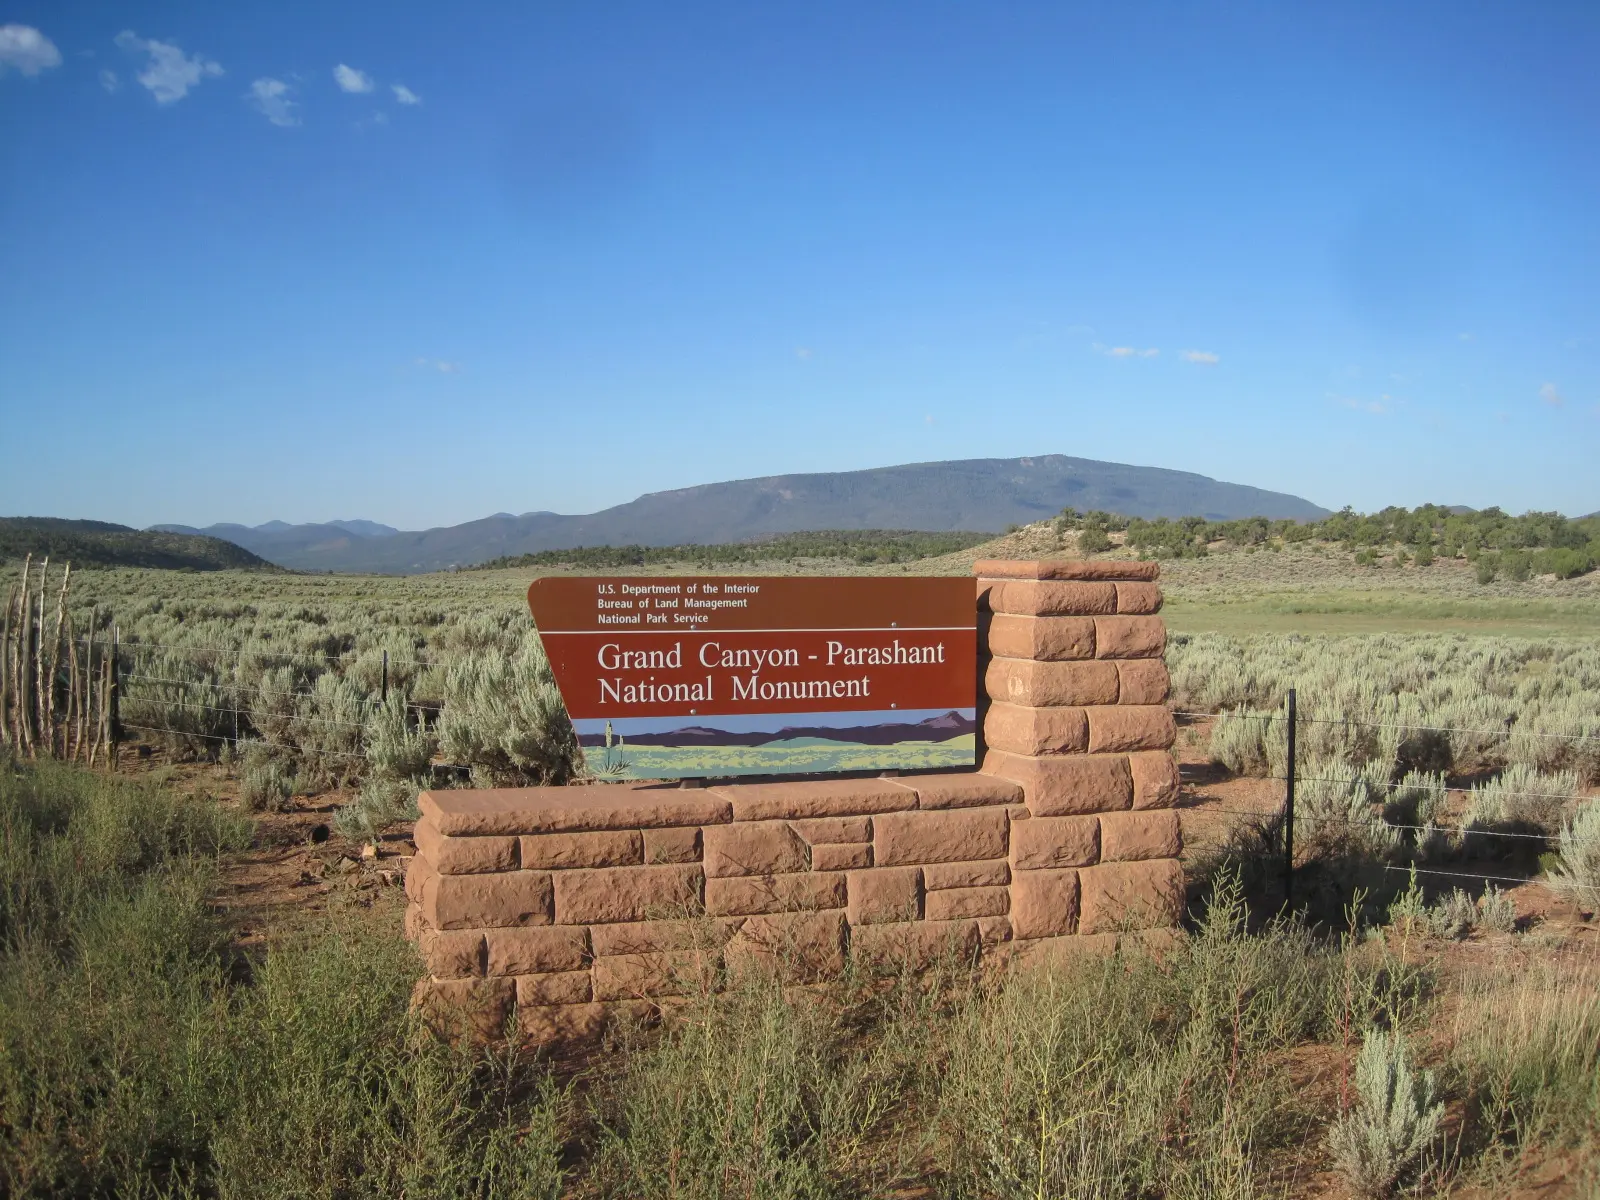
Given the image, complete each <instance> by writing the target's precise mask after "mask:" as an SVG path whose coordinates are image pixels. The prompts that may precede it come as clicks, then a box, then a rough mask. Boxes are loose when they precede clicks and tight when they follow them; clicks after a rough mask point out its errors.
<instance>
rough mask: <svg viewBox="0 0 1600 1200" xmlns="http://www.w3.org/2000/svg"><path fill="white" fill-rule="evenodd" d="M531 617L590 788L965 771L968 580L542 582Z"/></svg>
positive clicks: (970, 693)
mask: <svg viewBox="0 0 1600 1200" xmlns="http://www.w3.org/2000/svg"><path fill="white" fill-rule="evenodd" d="M528 607H529V608H530V609H532V611H533V620H534V624H535V625H536V626H537V627H538V630H539V637H540V638H541V639H542V641H543V642H544V649H545V653H546V654H547V655H548V656H549V659H550V666H551V668H552V669H553V671H554V672H555V677H556V683H557V685H558V686H559V687H560V688H561V696H562V699H563V700H565V701H566V705H567V712H568V714H569V715H570V716H571V717H572V724H573V726H574V728H575V729H576V730H577V734H578V741H579V742H580V744H581V745H582V746H583V751H584V757H585V759H586V760H587V762H588V765H589V768H590V770H592V771H595V772H596V773H602V774H611V775H615V776H619V777H622V778H631V779H667V778H682V777H708V776H722V775H775V774H785V773H791V772H794V773H800V772H803V773H808V774H809V773H815V772H827V771H877V770H927V769H929V768H935V767H970V766H974V765H975V754H976V747H975V734H976V732H977V674H978V664H977V659H978V636H977V605H976V604H975V603H974V599H973V590H972V581H971V580H968V579H876V578H861V577H854V578H844V579H837V578H835V579H829V578H817V577H811V578H798V579H797V578H784V577H779V578H773V577H750V576H732V577H726V576H725V577H704V578H693V577H685V576H677V577H669V578H631V579H625V578H617V577H612V578H607V579H599V578H551V579H539V580H536V581H535V582H534V583H533V585H532V586H531V587H529V588H528Z"/></svg>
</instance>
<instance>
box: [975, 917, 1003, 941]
mask: <svg viewBox="0 0 1600 1200" xmlns="http://www.w3.org/2000/svg"><path fill="white" fill-rule="evenodd" d="M978 940H979V941H981V942H982V943H983V944H984V946H985V947H991V946H999V945H1001V944H1003V943H1005V942H1009V941H1010V940H1011V919H1010V918H1009V917H979V918H978Z"/></svg>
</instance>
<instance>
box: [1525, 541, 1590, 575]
mask: <svg viewBox="0 0 1600 1200" xmlns="http://www.w3.org/2000/svg"><path fill="white" fill-rule="evenodd" d="M1594 562H1595V559H1594V554H1593V553H1592V552H1590V551H1589V550H1586V549H1585V550H1571V549H1567V548H1565V547H1562V548H1559V549H1555V550H1541V551H1539V553H1537V554H1535V555H1534V556H1533V571H1534V574H1536V575H1554V576H1555V577H1556V578H1557V579H1575V578H1577V577H1578V576H1579V575H1587V574H1588V573H1589V572H1590V571H1592V570H1594Z"/></svg>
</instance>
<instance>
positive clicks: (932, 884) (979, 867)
mask: <svg viewBox="0 0 1600 1200" xmlns="http://www.w3.org/2000/svg"><path fill="white" fill-rule="evenodd" d="M1011 836H1012V838H1013V839H1015V838H1016V830H1015V829H1013V830H1012V831H1011ZM1009 882H1011V865H1010V864H1009V863H1008V862H1006V860H1005V859H1003V858H991V859H985V860H982V861H980V862H953V863H929V864H928V865H927V866H925V867H923V868H922V886H923V887H924V888H926V889H927V890H928V891H930V892H935V891H942V890H943V889H944V888H970V887H1000V886H1002V885H1004V884H1007V883H1009Z"/></svg>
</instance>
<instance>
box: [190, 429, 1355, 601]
mask: <svg viewBox="0 0 1600 1200" xmlns="http://www.w3.org/2000/svg"><path fill="white" fill-rule="evenodd" d="M1068 506H1071V507H1073V508H1077V509H1079V510H1083V511H1087V510H1090V509H1105V510H1107V511H1110V512H1118V513H1124V514H1126V515H1128V516H1136V517H1163V516H1165V517H1187V516H1201V517H1206V518H1207V519H1209V520H1232V519H1236V518H1239V517H1257V516H1259V517H1271V518H1275V519H1276V518H1293V519H1295V520H1314V519H1316V518H1318V517H1324V516H1327V515H1328V510H1326V509H1324V508H1319V507H1318V506H1317V505H1315V504H1312V503H1311V502H1310V501H1309V500H1302V499H1300V498H1299V497H1298V496H1290V495H1285V494H1284V493H1282V492H1268V491H1263V490H1261V489H1260V488H1253V487H1246V486H1244V485H1242V484H1236V483H1219V482H1217V481H1216V480H1214V479H1208V478H1207V477H1206V476H1204V475H1195V474H1191V473H1190V472H1187V471H1168V470H1163V469H1161V468H1158V467H1135V466H1128V465H1126V464H1122V463H1106V462H1097V461H1095V460H1093V459H1087V458H1069V457H1067V456H1066V455H1062V454H1047V455H1042V456H1040V457H1037V458H975V459H964V460H959V461H955V462H934V463H911V464H908V465H905V466H898V467H877V468H874V469H872V470H867V471H837V472H830V473H819V474H812V475H773V476H768V477H766V478H762V479H741V480H736V481H733V482H729V483H710V484H702V485H700V486H698V487H691V488H681V489H678V490H676V491H670V492H651V493H649V494H647V495H644V496H640V497H639V498H638V499H637V500H633V501H630V502H629V503H627V504H619V505H617V506H616V507H615V508H608V509H605V510H604V511H603V512H598V513H591V514H589V515H586V516H564V515H562V514H560V513H553V512H531V513H523V514H522V515H521V516H511V515H510V514H508V513H497V514H495V515H494V516H492V517H485V518H483V519H482V520H478V521H468V522H467V523H466V524H464V525H453V526H448V527H445V528H440V529H428V530H423V531H420V532H413V533H405V532H390V533H387V534H384V535H382V536H368V535H364V534H363V533H361V532H359V531H358V530H357V529H355V528H354V527H356V526H361V525H364V524H366V523H365V522H357V521H344V522H330V523H327V524H321V525H293V526H283V525H282V523H281V522H273V523H270V524H269V525H267V526H258V527H256V528H255V529H250V528H248V527H246V526H242V525H226V526H224V525H213V526H210V527H208V528H206V529H204V530H189V529H188V528H187V527H185V526H162V527H160V528H163V529H179V530H183V531H185V532H203V533H206V534H210V535H212V536H218V537H226V538H228V539H229V540H230V541H235V542H237V544H238V545H241V546H244V547H245V548H246V549H248V550H251V551H252V552H254V553H256V554H259V555H261V556H262V557H263V558H267V559H270V560H271V561H273V562H276V563H280V564H281V565H283V566H286V567H294V568H297V569H302V570H322V571H328V570H331V571H371V572H378V573H384V574H402V575H403V574H411V573H413V572H419V571H438V570H442V569H444V568H447V567H451V566H462V567H464V566H472V565H475V564H478V563H483V562H487V561H489V560H490V559H496V558H505V557H514V556H517V555H522V554H535V553H538V552H539V551H543V550H564V549H570V548H572V547H576V546H628V545H637V546H671V545H681V544H686V543H691V544H697V545H707V544H716V543H730V542H740V541H747V540H750V539H752V538H758V537H764V536H768V535H772V534H783V533H796V532H801V531H805V530H818V529H825V530H864V529H880V530H881V529H889V530H915V531H923V532H944V531H967V532H998V531H1000V530H1002V529H1005V528H1006V527H1007V526H1010V525H1022V524H1027V523H1028V522H1030V521H1037V520H1040V519H1041V518H1044V517H1048V516H1051V515H1053V514H1055V513H1057V512H1059V511H1060V510H1061V509H1063V508H1065V507H1068ZM380 528H385V529H386V528H387V526H381V527H380Z"/></svg>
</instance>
